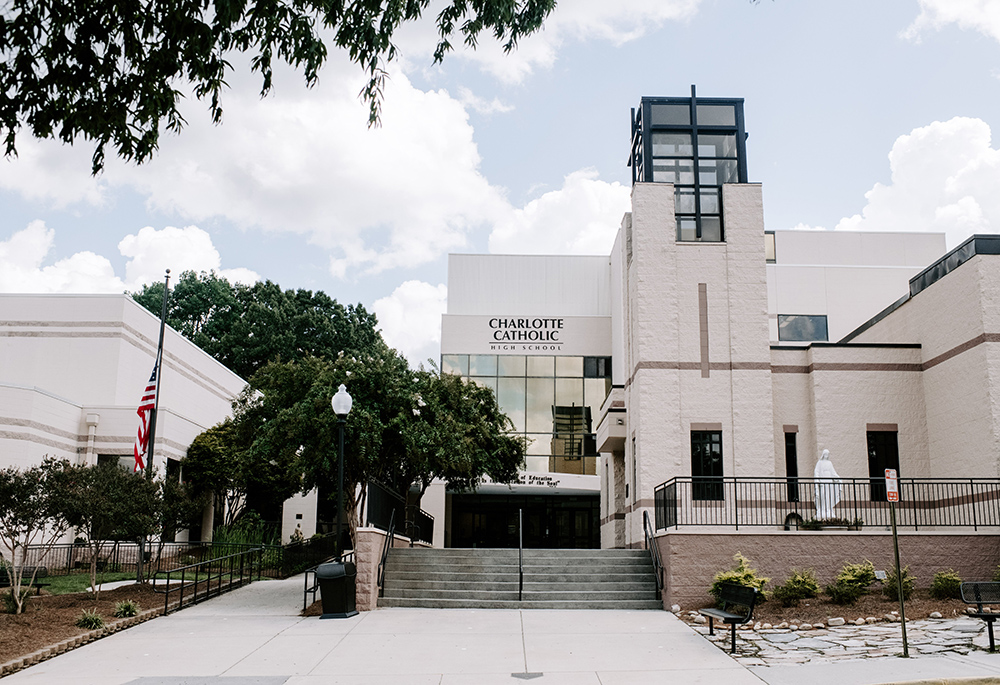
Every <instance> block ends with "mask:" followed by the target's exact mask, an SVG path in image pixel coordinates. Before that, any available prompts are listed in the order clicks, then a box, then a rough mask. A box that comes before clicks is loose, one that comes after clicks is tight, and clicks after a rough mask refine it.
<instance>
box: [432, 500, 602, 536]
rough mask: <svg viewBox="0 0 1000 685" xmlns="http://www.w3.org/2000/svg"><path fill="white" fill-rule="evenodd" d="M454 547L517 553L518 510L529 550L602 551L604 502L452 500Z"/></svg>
mask: <svg viewBox="0 0 1000 685" xmlns="http://www.w3.org/2000/svg"><path fill="white" fill-rule="evenodd" d="M451 510H452V516H451V520H452V530H451V546H452V547H506V548H511V547H517V543H518V531H517V521H518V510H520V511H521V512H523V517H524V537H523V539H524V546H525V548H528V549H567V548H569V549H572V548H583V549H595V548H598V547H600V543H601V541H600V525H599V524H600V522H599V518H600V496H599V495H592V496H560V495H461V494H456V495H453V496H452V501H451Z"/></svg>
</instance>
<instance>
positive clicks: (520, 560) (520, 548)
mask: <svg viewBox="0 0 1000 685" xmlns="http://www.w3.org/2000/svg"><path fill="white" fill-rule="evenodd" d="M523 594H524V510H523V509H518V510H517V601H518V602H520V601H521V597H522V595H523Z"/></svg>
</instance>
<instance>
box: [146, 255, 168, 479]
mask: <svg viewBox="0 0 1000 685" xmlns="http://www.w3.org/2000/svg"><path fill="white" fill-rule="evenodd" d="M169 296H170V269H167V275H166V278H164V279H163V306H162V308H161V309H160V342H159V344H158V345H157V346H156V364H155V366H154V368H155V369H156V398H155V399H154V400H153V413H152V414H151V415H150V417H149V445H147V449H146V478H148V479H152V478H153V442H154V441H155V440H156V415H157V413H158V410H159V408H160V389H161V388H162V386H161V383H162V382H163V332H164V330H165V329H166V326H167V298H168V297H169Z"/></svg>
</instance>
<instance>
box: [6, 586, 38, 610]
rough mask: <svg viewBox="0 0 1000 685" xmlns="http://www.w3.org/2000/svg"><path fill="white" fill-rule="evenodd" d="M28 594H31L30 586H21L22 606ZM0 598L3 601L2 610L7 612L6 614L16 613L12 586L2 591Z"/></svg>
mask: <svg viewBox="0 0 1000 685" xmlns="http://www.w3.org/2000/svg"><path fill="white" fill-rule="evenodd" d="M30 595H31V588H28V587H26V588H21V605H22V606H23V605H24V602H25V600H27V599H28V597H29V596H30ZM0 599H2V601H3V610H4V612H5V613H8V614H16V613H17V602H16V601H15V600H14V590H13V588H12V589H10V590H8V591H7V592H5V593H3V595H2V596H0Z"/></svg>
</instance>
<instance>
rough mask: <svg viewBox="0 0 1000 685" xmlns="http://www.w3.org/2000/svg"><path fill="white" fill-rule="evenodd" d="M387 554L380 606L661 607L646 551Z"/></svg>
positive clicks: (406, 551) (417, 550) (403, 551)
mask: <svg viewBox="0 0 1000 685" xmlns="http://www.w3.org/2000/svg"><path fill="white" fill-rule="evenodd" d="M518 562H519V559H518V551H517V550H516V549H485V548H474V549H426V548H423V549H421V548H403V549H393V550H391V551H390V553H389V557H388V559H387V562H386V581H385V588H384V596H383V597H381V598H380V599H379V602H378V603H379V606H385V607H390V606H409V607H428V608H435V607H439V608H480V609H487V608H496V609H510V608H521V609H531V608H535V609H635V610H640V609H641V610H647V609H661V610H662V608H663V605H662V602H661V601H660V600H657V599H655V596H656V582H655V578H654V577H653V571H652V564H651V562H650V558H649V553H648V552H646V551H645V550H631V549H630V550H620V549H614V550H593V549H582V550H577V549H573V550H539V549H531V550H524V554H523V569H524V585H523V591H522V593H521V600H520V601H519V600H518V587H519V583H518V571H519V563H518Z"/></svg>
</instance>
